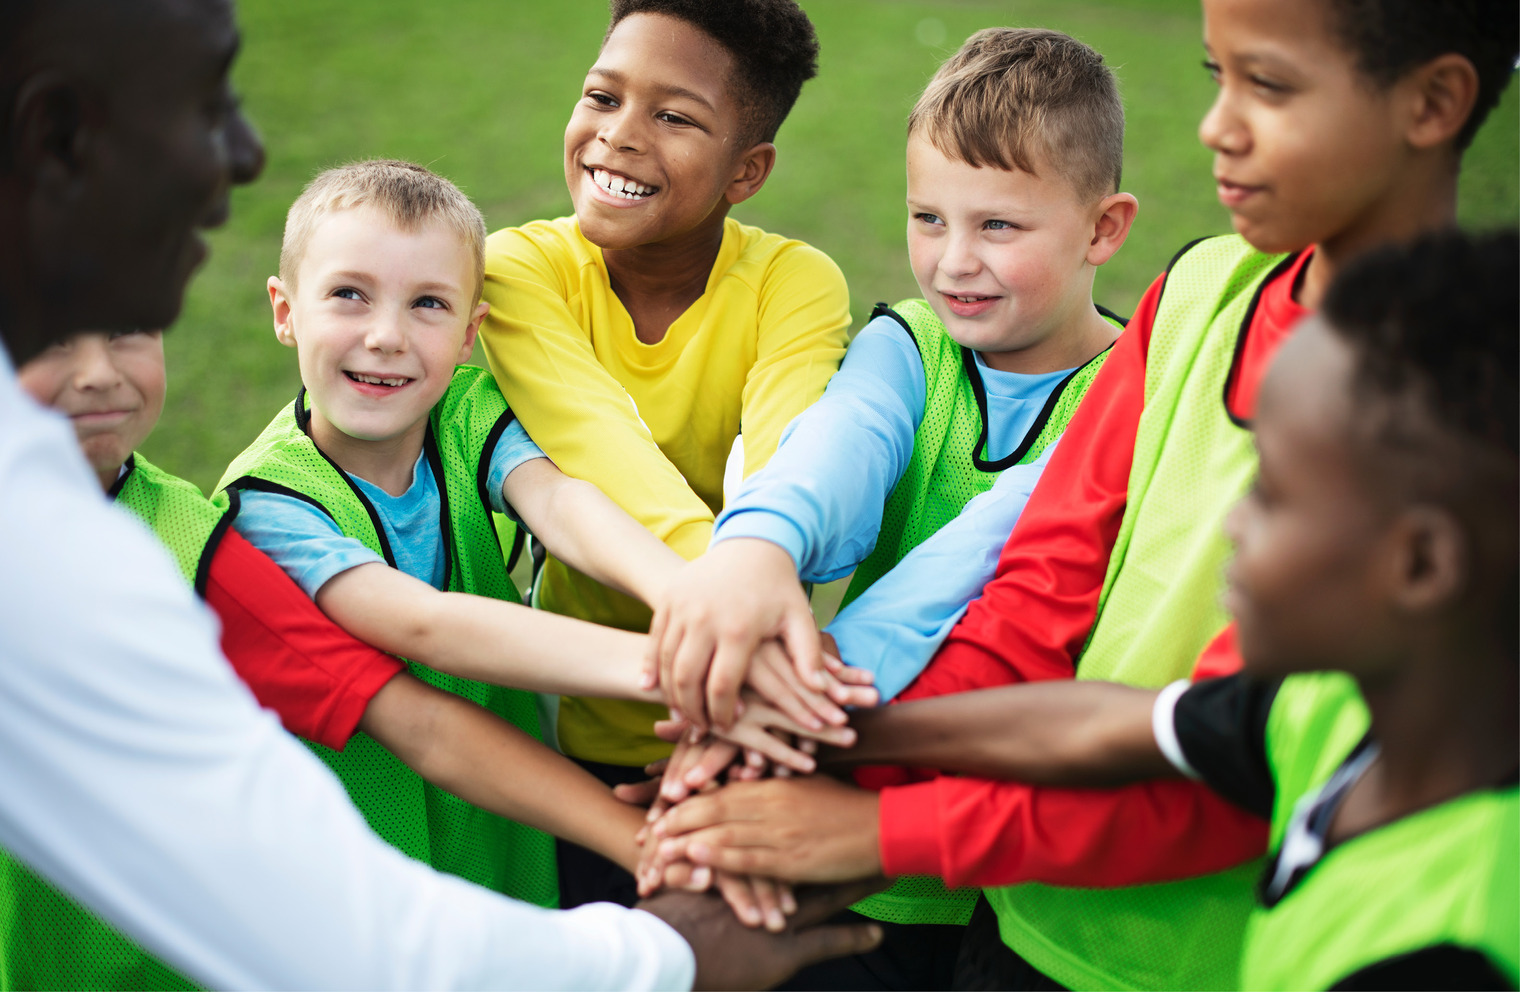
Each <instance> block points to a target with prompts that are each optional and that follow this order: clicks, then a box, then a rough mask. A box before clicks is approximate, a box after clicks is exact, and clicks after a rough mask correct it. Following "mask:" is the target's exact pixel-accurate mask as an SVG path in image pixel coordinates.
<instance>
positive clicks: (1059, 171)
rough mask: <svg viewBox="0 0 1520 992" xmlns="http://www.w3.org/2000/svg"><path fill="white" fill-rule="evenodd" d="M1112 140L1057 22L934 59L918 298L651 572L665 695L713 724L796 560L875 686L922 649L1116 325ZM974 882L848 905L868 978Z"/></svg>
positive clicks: (967, 585) (942, 935)
mask: <svg viewBox="0 0 1520 992" xmlns="http://www.w3.org/2000/svg"><path fill="white" fill-rule="evenodd" d="M1123 145H1124V112H1123V108H1122V106H1121V104H1120V100H1119V93H1118V87H1117V84H1116V83H1115V80H1114V77H1113V73H1112V72H1111V71H1110V70H1109V68H1108V67H1107V66H1105V65H1104V64H1103V58H1102V56H1101V55H1099V54H1098V53H1097V52H1095V51H1093V50H1092V49H1091V48H1089V47H1088V46H1086V45H1084V44H1082V43H1081V42H1079V41H1077V40H1075V39H1073V38H1071V37H1068V36H1067V35H1064V34H1061V33H1059V32H1055V31H1045V30H1034V29H1010V28H989V29H987V30H984V31H979V32H977V33H976V34H974V35H972V36H971V37H970V38H969V39H967V41H966V43H965V44H964V45H962V46H961V49H960V50H959V51H958V52H957V53H956V54H955V55H954V56H952V57H951V58H950V59H949V60H948V61H947V62H945V64H944V65H942V66H941V67H940V69H939V71H938V72H937V73H936V74H935V76H934V79H933V80H932V81H931V82H930V83H929V85H928V87H927V88H926V89H925V91H924V93H923V95H922V96H921V97H920V98H919V100H918V103H917V105H916V106H915V107H914V108H913V112H912V114H911V115H910V117H909V119H908V143H907V186H908V189H907V206H908V223H907V229H908V257H909V263H910V266H911V268H912V271H913V275H914V278H915V279H916V281H917V282H918V286H919V289H920V291H921V292H922V293H923V298H922V299H912V300H905V301H903V302H901V303H898V304H897V305H896V306H894V307H888V306H886V305H884V304H883V305H881V306H878V307H877V309H876V312H875V317H874V319H873V320H872V321H871V322H870V323H869V324H867V325H866V327H865V328H864V329H863V330H862V331H861V333H860V334H859V335H858V336H857V337H856V339H855V341H854V342H853V343H852V344H851V346H850V350H849V353H848V354H847V355H846V356H845V361H844V364H843V366H842V367H841V368H840V371H839V373H838V374H837V375H835V377H834V378H833V380H832V381H831V382H830V383H829V386H828V389H827V391H826V392H825V394H824V396H823V398H822V399H821V400H820V401H819V402H818V403H817V404H815V405H814V406H813V407H811V408H810V409H808V410H807V411H805V412H804V413H802V414H801V415H800V416H799V417H798V418H797V419H796V420H795V421H793V422H792V424H791V425H790V426H789V427H788V428H787V432H786V434H785V435H784V436H783V439H782V442H781V446H780V448H779V449H778V450H777V452H776V456H775V457H774V458H773V459H772V460H771V462H770V464H769V465H767V466H766V467H765V468H764V469H762V470H760V471H759V472H757V473H756V474H755V475H753V476H751V477H750V478H749V479H748V480H746V482H745V483H744V484H743V486H742V487H741V488H740V490H739V492H738V493H737V494H736V496H735V497H734V499H733V500H732V501H731V503H730V504H729V506H727V507H726V508H725V510H724V512H723V514H722V515H721V516H720V517H719V518H718V522H717V526H716V528H715V530H714V535H713V546H712V549H711V550H710V551H709V552H708V554H707V555H705V556H704V557H703V558H701V559H699V560H698V561H696V562H694V563H692V564H691V565H689V566H687V568H685V569H684V570H683V571H682V572H681V574H680V575H679V576H678V577H677V579H676V581H675V582H674V583H673V584H672V587H671V590H670V592H669V593H668V594H667V595H666V597H665V599H664V601H663V603H662V605H661V608H660V610H659V612H658V614H657V617H656V621H655V626H654V627H653V628H652V630H651V633H652V637H651V640H652V641H654V640H659V642H660V643H659V650H660V655H661V659H662V661H664V662H666V665H665V671H664V672H662V684H663V685H664V686H666V688H667V691H674V692H675V693H676V695H677V697H678V699H679V700H680V702H679V708H680V710H681V712H682V713H683V714H686V715H687V716H689V717H692V718H694V719H697V720H701V722H702V723H703V725H704V726H705V724H706V721H705V720H702V714H703V712H704V710H706V711H707V716H708V717H709V718H710V719H711V720H712V721H714V722H715V723H717V724H719V725H720V726H723V725H726V724H727V723H728V721H729V719H730V716H731V712H732V702H731V696H732V693H731V690H729V689H728V688H727V687H728V686H730V685H731V686H734V687H735V688H736V687H737V686H738V685H740V684H742V682H743V679H744V673H745V670H746V669H747V667H748V662H749V657H750V655H751V653H752V652H753V650H754V649H755V647H756V646H757V645H758V644H759V643H761V642H762V641H763V640H764V639H766V638H768V637H771V636H774V634H775V633H776V632H777V631H778V628H777V627H776V626H775V625H776V623H777V618H781V619H780V621H779V622H780V624H781V626H782V627H786V626H789V625H790V624H792V623H793V622H794V621H796V620H800V619H805V618H806V617H807V616H808V604H807V600H806V598H805V596H804V595H803V592H802V589H801V586H800V584H799V582H798V579H799V578H801V579H802V580H804V581H810V582H824V581H829V580H831V579H836V578H839V577H840V576H843V575H846V574H848V573H849V572H851V571H852V570H853V571H854V572H855V578H854V580H853V581H852V582H851V584H850V587H849V590H848V592H847V593H846V594H845V600H844V602H845V607H844V609H843V611H842V612H841V614H840V615H839V617H838V618H837V619H836V620H835V621H834V622H833V623H832V624H831V625H830V626H829V628H828V633H829V634H830V635H831V636H832V638H833V639H834V642H835V645H836V646H837V649H838V651H839V654H840V656H841V657H842V658H843V659H844V660H845V661H846V662H849V663H851V664H854V665H860V666H863V667H866V668H869V669H872V670H874V671H875V674H876V677H877V678H876V682H877V687H878V689H879V690H880V691H881V692H882V694H883V695H884V696H887V697H890V696H891V695H893V694H895V693H896V692H897V691H899V690H901V689H902V688H903V687H904V686H906V685H907V684H908V683H909V682H911V681H912V680H913V678H914V677H915V676H916V675H917V674H918V671H919V669H921V668H922V667H923V666H924V665H925V664H927V662H928V660H929V658H930V657H931V656H932V655H933V652H934V648H935V646H936V645H937V644H938V643H939V641H940V640H941V639H942V638H943V637H944V635H945V633H947V632H948V630H949V628H950V626H951V625H953V623H954V622H955V620H956V619H957V618H958V617H959V616H960V615H961V613H962V612H964V610H965V608H966V604H967V603H968V602H969V601H970V600H971V599H972V598H974V597H975V596H976V595H977V594H978V593H979V592H980V589H981V587H982V585H983V584H984V583H985V582H986V581H987V580H988V579H990V578H991V577H992V570H993V566H994V565H995V563H996V552H997V549H998V548H999V547H1001V546H1002V543H1003V541H1004V540H1005V539H1006V538H1007V535H1008V532H1009V531H1010V530H1012V528H1013V525H1014V523H1015V522H1016V521H1017V520H1018V517H1019V513H1020V511H1021V510H1022V509H1023V506H1024V501H1025V499H1026V498H1027V497H1028V494H1029V492H1030V490H1031V489H1033V487H1034V483H1035V481H1036V480H1037V479H1038V478H1039V475H1040V471H1041V469H1042V468H1043V466H1044V464H1045V459H1046V457H1048V455H1049V453H1050V452H1051V451H1052V450H1053V449H1054V447H1055V445H1056V442H1057V440H1058V439H1059V438H1060V436H1061V433H1062V431H1064V430H1065V427H1066V423H1067V421H1068V420H1069V419H1070V417H1071V415H1072V413H1073V411H1075V410H1076V409H1077V406H1078V404H1079V403H1080V402H1081V400H1082V397H1083V395H1084V394H1085V393H1086V391H1087V388H1088V385H1089V384H1090V383H1091V382H1092V380H1093V377H1094V376H1095V375H1096V374H1097V372H1098V369H1099V368H1100V367H1101V366H1102V364H1103V358H1104V355H1105V353H1106V352H1107V350H1108V348H1109V346H1110V345H1112V344H1113V342H1114V339H1115V338H1116V337H1117V336H1118V334H1119V331H1120V329H1121V328H1122V326H1123V321H1122V320H1120V319H1119V318H1117V317H1115V316H1113V315H1112V314H1109V313H1107V312H1106V311H1103V310H1102V309H1100V308H1098V307H1096V306H1094V304H1093V300H1092V287H1093V279H1094V275H1095V273H1096V271H1097V268H1098V266H1100V265H1102V264H1103V263H1104V262H1106V261H1108V259H1109V258H1111V257H1112V256H1113V254H1114V253H1115V252H1116V251H1118V249H1119V247H1120V246H1121V245H1122V244H1123V243H1124V239H1125V237H1126V236H1127V235H1128V233H1129V229H1130V225H1131V223H1132V221H1133V219H1134V216H1135V211H1136V202H1135V198H1134V197H1133V196H1131V195H1129V194H1128V193H1122V192H1120V191H1119V178H1120V171H1121V166H1122V160H1123ZM714 645H716V651H714V650H713V647H714ZM812 650H813V651H815V652H816V651H817V640H816V634H815V635H814V642H813V645H812ZM709 657H711V658H712V659H713V660H712V669H711V674H710V675H709V674H708V673H707V670H706V669H707V661H708V658H709ZM686 784H690V785H696V784H699V782H698V780H695V779H692V780H688V782H687V783H686ZM975 898H976V893H975V891H974V890H965V891H961V892H956V893H947V892H946V891H945V889H944V887H943V886H942V885H941V884H940V883H939V882H938V881H937V880H934V879H927V878H916V879H903V880H901V881H899V882H898V884H897V885H896V886H895V887H894V888H893V889H892V890H890V891H888V892H886V893H883V894H882V895H879V896H875V897H872V898H871V899H868V900H866V902H864V903H862V904H861V905H860V906H858V907H857V910H858V911H859V912H861V913H864V914H866V915H868V916H871V917H872V918H875V919H878V920H882V921H886V922H888V923H889V924H895V925H896V926H890V927H889V928H888V939H887V941H886V942H885V944H884V945H883V948H882V950H881V951H878V952H876V954H874V955H873V958H876V959H878V960H876V961H874V962H873V963H872V964H871V965H870V966H869V970H870V971H871V972H872V977H874V978H876V979H878V980H882V981H885V982H886V984H888V985H890V986H896V987H903V988H934V987H941V986H942V985H943V983H944V982H946V981H948V979H949V973H948V964H949V963H951V962H953V961H954V958H955V947H956V946H957V944H958V943H959V939H960V931H961V929H962V925H963V924H964V923H965V922H966V921H967V919H968V918H969V917H970V912H971V906H972V904H973V902H974V901H975ZM848 967H851V965H850V964H849V963H846V962H836V963H834V964H831V965H824V966H821V967H820V969H819V970H818V973H816V974H804V975H803V976H799V979H798V981H799V982H803V983H805V982H807V981H814V982H816V983H819V984H833V983H836V982H839V981H844V982H852V981H855V980H857V979H856V978H855V977H853V976H851V977H844V976H842V975H840V974H838V973H837V971H836V969H838V968H848ZM936 969H938V970H936ZM860 980H869V979H868V978H864V977H863V978H861V979H860Z"/></svg>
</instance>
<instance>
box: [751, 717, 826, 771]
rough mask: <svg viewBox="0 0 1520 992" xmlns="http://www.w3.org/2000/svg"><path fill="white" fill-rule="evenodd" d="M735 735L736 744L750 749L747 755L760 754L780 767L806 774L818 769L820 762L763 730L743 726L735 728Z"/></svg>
mask: <svg viewBox="0 0 1520 992" xmlns="http://www.w3.org/2000/svg"><path fill="white" fill-rule="evenodd" d="M734 735H735V743H738V744H742V745H744V747H745V748H746V749H748V750H747V753H758V754H760V755H763V756H764V758H769V759H770V760H771V761H774V762H775V763H776V764H778V765H784V766H786V767H787V768H791V769H793V770H795V771H799V772H803V773H804V774H806V773H809V772H811V771H813V769H815V768H817V767H818V762H817V761H816V760H814V759H813V758H812V757H811V756H810V755H807V754H804V753H802V752H801V751H799V750H797V749H796V748H794V747H791V746H789V745H787V744H786V743H785V742H784V741H782V740H781V739H780V738H779V737H776V736H775V735H773V734H771V733H768V732H767V731H764V730H761V729H760V728H759V727H755V726H753V725H751V724H741V725H739V726H738V727H735V728H734ZM762 760H763V758H762ZM746 764H749V762H748V761H746ZM751 767H753V765H752V766H751Z"/></svg>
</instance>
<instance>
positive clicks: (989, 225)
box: [982, 220, 1023, 231]
mask: <svg viewBox="0 0 1520 992" xmlns="http://www.w3.org/2000/svg"><path fill="white" fill-rule="evenodd" d="M982 228H983V230H987V231H1022V230H1023V228H1022V227H1020V226H1019V225H1017V224H1015V223H1014V222H1013V221H1011V220H989V221H987V222H986V223H984V224H983V225H982Z"/></svg>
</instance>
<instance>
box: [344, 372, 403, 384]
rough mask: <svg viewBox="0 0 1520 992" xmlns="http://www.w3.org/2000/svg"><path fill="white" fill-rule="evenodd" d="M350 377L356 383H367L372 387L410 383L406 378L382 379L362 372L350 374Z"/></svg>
mask: <svg viewBox="0 0 1520 992" xmlns="http://www.w3.org/2000/svg"><path fill="white" fill-rule="evenodd" d="M349 375H350V376H351V377H353V379H354V381H356V382H367V383H369V384H370V385H372V386H404V385H406V384H407V382H408V381H410V380H408V379H406V378H400V379H382V378H380V377H379V376H377V375H365V374H364V373H362V372H350V373H349Z"/></svg>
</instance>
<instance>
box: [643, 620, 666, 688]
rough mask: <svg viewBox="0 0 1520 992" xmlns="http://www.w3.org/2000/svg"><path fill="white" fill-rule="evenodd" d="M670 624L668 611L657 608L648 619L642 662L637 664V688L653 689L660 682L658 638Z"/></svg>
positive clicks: (662, 635)
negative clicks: (647, 634) (647, 631)
mask: <svg viewBox="0 0 1520 992" xmlns="http://www.w3.org/2000/svg"><path fill="white" fill-rule="evenodd" d="M669 625H670V611H669V610H666V609H659V610H655V611H654V617H653V618H651V619H650V621H649V637H648V638H646V639H645V641H644V658H643V663H642V664H641V665H640V666H639V688H640V689H653V688H655V687H656V686H657V685H659V684H660V640H661V638H663V637H664V636H665V628H666V627H667V626H669Z"/></svg>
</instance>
